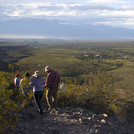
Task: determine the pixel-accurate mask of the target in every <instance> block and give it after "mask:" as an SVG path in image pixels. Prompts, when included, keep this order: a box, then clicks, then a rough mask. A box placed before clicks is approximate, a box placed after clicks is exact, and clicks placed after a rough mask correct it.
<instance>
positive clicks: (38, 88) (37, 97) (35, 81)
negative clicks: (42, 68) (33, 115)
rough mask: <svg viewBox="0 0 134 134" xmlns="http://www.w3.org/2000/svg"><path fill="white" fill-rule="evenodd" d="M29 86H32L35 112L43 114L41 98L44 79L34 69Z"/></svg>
mask: <svg viewBox="0 0 134 134" xmlns="http://www.w3.org/2000/svg"><path fill="white" fill-rule="evenodd" d="M30 86H32V87H33V98H34V101H35V105H36V107H37V112H39V113H40V114H43V109H42V104H41V100H42V97H43V94H44V88H43V87H44V86H45V80H44V78H42V77H41V75H40V73H39V72H38V71H35V72H34V74H33V75H32V78H31V82H30Z"/></svg>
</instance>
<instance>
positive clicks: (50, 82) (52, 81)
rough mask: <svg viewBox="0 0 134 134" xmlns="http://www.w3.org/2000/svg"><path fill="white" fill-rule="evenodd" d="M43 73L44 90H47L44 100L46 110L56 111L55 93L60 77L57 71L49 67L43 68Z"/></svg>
mask: <svg viewBox="0 0 134 134" xmlns="http://www.w3.org/2000/svg"><path fill="white" fill-rule="evenodd" d="M45 72H46V73H47V78H46V84H45V88H47V91H46V100H47V104H48V110H50V111H53V110H54V111H56V110H57V91H58V86H59V82H60V75H59V73H58V72H57V71H54V70H53V69H52V68H50V67H49V66H46V67H45Z"/></svg>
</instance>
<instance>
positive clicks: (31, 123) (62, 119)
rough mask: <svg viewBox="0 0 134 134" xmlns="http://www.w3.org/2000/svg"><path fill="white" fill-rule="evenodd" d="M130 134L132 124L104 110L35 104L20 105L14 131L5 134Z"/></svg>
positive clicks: (133, 131) (132, 128) (132, 131)
mask: <svg viewBox="0 0 134 134" xmlns="http://www.w3.org/2000/svg"><path fill="white" fill-rule="evenodd" d="M24 133H25V134H133V133H134V124H130V123H128V122H126V121H125V119H123V118H120V117H117V116H108V115H107V114H104V113H103V114H95V113H92V112H91V111H90V110H85V109H81V108H58V113H57V114H55V113H49V112H47V110H46V109H45V110H44V115H39V114H37V113H36V112H35V107H34V105H32V106H28V107H26V108H25V109H23V111H22V112H20V114H19V122H18V124H17V127H16V129H15V130H14V131H12V132H11V131H10V132H7V133H6V134H24Z"/></svg>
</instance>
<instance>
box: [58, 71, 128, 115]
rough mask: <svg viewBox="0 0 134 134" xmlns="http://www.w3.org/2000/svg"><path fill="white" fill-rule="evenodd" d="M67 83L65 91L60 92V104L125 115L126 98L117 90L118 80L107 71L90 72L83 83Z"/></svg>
mask: <svg viewBox="0 0 134 134" xmlns="http://www.w3.org/2000/svg"><path fill="white" fill-rule="evenodd" d="M66 85H67V89H66V90H65V91H64V92H63V91H62V89H60V90H59V92H58V105H59V106H62V107H64V106H75V107H83V108H86V109H91V110H93V111H94V112H105V113H108V114H113V113H117V114H118V115H122V116H124V115H125V111H124V112H122V111H123V105H124V104H125V103H126V100H125V99H122V98H120V96H119V95H118V94H117V93H116V92H115V90H116V82H115V81H114V80H113V79H112V77H111V76H109V75H108V74H106V73H105V72H97V73H96V74H90V75H89V76H88V78H85V84H83V85H76V84H66ZM119 100H120V101H119ZM121 100H123V101H121Z"/></svg>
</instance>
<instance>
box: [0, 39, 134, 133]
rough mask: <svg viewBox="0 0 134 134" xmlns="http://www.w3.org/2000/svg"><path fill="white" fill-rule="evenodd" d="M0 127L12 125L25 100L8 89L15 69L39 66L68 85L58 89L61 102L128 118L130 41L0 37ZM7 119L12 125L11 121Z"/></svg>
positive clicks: (133, 49) (133, 61) (132, 91)
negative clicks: (56, 75) (55, 72)
mask: <svg viewBox="0 0 134 134" xmlns="http://www.w3.org/2000/svg"><path fill="white" fill-rule="evenodd" d="M0 49H1V54H0V63H1V66H0V70H1V76H0V82H1V87H0V96H1V97H0V111H1V112H0V122H1V124H0V132H3V131H6V130H7V129H11V128H14V127H15V124H16V123H17V118H18V114H17V113H18V111H19V110H21V109H22V108H23V107H24V106H25V105H27V102H28V101H27V99H30V98H31V97H32V93H29V97H28V98H27V97H25V96H23V95H22V94H21V93H20V92H19V93H18V94H17V95H16V94H15V93H14V92H13V90H14V86H13V79H14V75H15V73H19V74H20V75H21V77H23V75H24V74H25V73H26V72H29V73H30V74H33V72H34V71H36V70H38V71H40V72H41V74H42V76H43V77H44V78H45V77H46V74H45V72H44V67H45V66H47V65H49V66H51V67H52V68H53V69H55V70H57V71H58V72H59V73H60V75H61V82H64V83H65V85H66V86H67V89H66V90H65V91H62V89H60V90H59V92H58V105H59V106H60V107H65V106H68V107H82V108H87V109H91V110H93V111H95V112H105V113H108V114H114V113H116V114H118V115H120V116H123V117H125V118H127V116H128V111H130V110H129V109H131V107H130V103H129V102H131V106H133V104H134V102H133V100H134V84H133V81H132V80H133V79H134V75H133V74H134V70H133V67H134V45H133V42H86V41H85V42H84V41H83V42H77V41H76V42H74V41H73V42H68V41H57V42H53V41H43V40H38V41H32V40H31V41H30V40H29V41H28V40H16V41H13V40H12V41H11V40H10V41H0ZM11 124H12V125H11Z"/></svg>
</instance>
